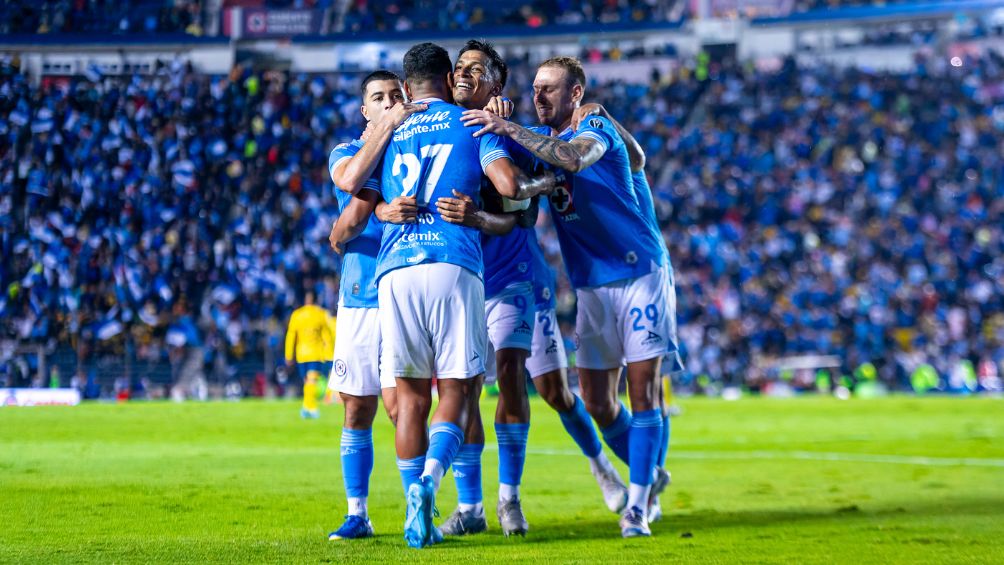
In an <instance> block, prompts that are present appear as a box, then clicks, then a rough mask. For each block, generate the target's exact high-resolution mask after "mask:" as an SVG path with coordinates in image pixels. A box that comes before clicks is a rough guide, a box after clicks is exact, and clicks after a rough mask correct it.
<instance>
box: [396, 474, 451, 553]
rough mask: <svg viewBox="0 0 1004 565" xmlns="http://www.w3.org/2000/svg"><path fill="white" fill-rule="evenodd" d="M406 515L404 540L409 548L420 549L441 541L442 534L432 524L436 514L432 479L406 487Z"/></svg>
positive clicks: (428, 478) (423, 479)
mask: <svg viewBox="0 0 1004 565" xmlns="http://www.w3.org/2000/svg"><path fill="white" fill-rule="evenodd" d="M407 499H408V514H407V516H406V517H405V519H404V540H405V541H406V542H408V546H409V547H414V548H416V549H421V548H423V547H425V546H427V545H432V544H434V543H439V542H441V541H443V536H442V534H440V533H439V530H437V529H436V527H435V526H433V524H432V516H433V514H435V513H436V510H435V505H436V489H435V486H434V485H433V482H432V477H423V478H422V481H421V482H419V483H412V484H411V486H409V487H408V496H407Z"/></svg>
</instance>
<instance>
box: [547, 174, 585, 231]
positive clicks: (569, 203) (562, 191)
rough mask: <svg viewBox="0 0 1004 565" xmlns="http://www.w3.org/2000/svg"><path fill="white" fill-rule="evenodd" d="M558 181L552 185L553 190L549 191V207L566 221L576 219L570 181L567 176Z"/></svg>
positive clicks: (577, 216)
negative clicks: (555, 184)
mask: <svg viewBox="0 0 1004 565" xmlns="http://www.w3.org/2000/svg"><path fill="white" fill-rule="evenodd" d="M559 183H560V184H558V185H557V186H555V187H554V192H552V193H551V196H550V200H551V207H552V208H554V211H555V212H557V213H558V214H559V215H560V216H561V219H562V220H564V221H566V222H571V221H573V220H578V219H579V215H578V214H577V213H576V212H575V203H574V201H573V197H572V183H571V182H570V181H569V180H567V177H566V179H565V180H564V181H563V182H562V181H559Z"/></svg>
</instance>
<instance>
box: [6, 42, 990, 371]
mask: <svg viewBox="0 0 1004 565" xmlns="http://www.w3.org/2000/svg"><path fill="white" fill-rule="evenodd" d="M512 64H513V69H512V73H511V77H512V78H511V79H510V87H509V92H508V94H509V95H510V96H511V97H512V98H513V99H514V100H517V101H518V107H517V114H516V116H515V119H517V120H520V121H522V122H533V121H534V113H533V110H532V103H531V100H530V95H529V92H530V86H529V84H530V81H531V80H532V74H533V70H534V69H533V67H532V66H529V65H526V64H524V63H520V62H518V61H513V62H512ZM705 75H706V76H705ZM359 79H360V76H359V75H358V74H337V75H323V76H322V75H302V74H290V73H288V72H278V71H254V70H251V69H248V68H241V67H238V68H235V69H234V70H233V71H232V72H231V73H230V75H229V76H207V75H204V74H200V73H198V72H195V71H194V70H193V69H192V68H191V67H190V66H189V65H188V64H186V63H183V62H180V61H175V62H172V63H167V64H164V65H161V66H160V67H158V69H157V70H156V72H155V73H154V74H152V75H151V76H126V77H90V78H84V77H76V78H73V79H70V80H68V81H65V82H60V81H53V82H44V83H43V84H41V85H39V86H34V85H33V82H32V81H31V80H29V77H27V76H26V75H25V74H23V73H22V72H21V71H20V70H19V68H18V67H17V65H16V62H15V61H11V60H8V61H6V62H4V63H3V64H2V66H0V256H2V257H3V258H4V259H3V261H2V262H0V291H2V294H0V341H3V340H7V341H8V343H9V342H11V341H13V342H16V343H39V344H44V345H45V346H47V347H48V348H49V349H50V350H54V349H60V348H69V347H75V348H76V351H77V354H78V355H80V356H82V358H84V359H87V358H90V357H93V356H95V355H99V354H101V353H102V352H107V353H112V354H114V355H122V354H123V353H127V354H128V355H131V356H134V357H135V359H137V360H138V361H146V362H151V363H153V362H158V361H166V360H167V359H168V358H169V356H170V355H171V352H172V350H176V349H179V348H184V347H189V346H192V345H199V346H200V347H202V348H203V349H204V351H205V355H206V363H208V364H212V363H218V364H222V365H228V364H229V365H233V364H234V363H236V362H237V361H239V360H240V359H242V358H247V357H248V356H260V355H261V352H262V351H264V350H269V349H270V350H271V351H278V350H279V348H280V347H281V338H282V336H283V332H284V329H285V323H286V320H287V319H288V315H289V313H290V312H291V311H292V309H293V308H295V307H296V306H298V305H299V304H300V301H301V300H302V296H303V294H304V293H305V292H306V291H308V290H312V291H314V292H315V294H316V295H317V296H318V297H319V303H321V304H323V305H325V306H327V307H329V308H331V309H334V307H335V305H336V302H337V272H338V258H337V256H336V255H335V254H334V253H333V252H332V251H331V250H330V249H329V247H328V245H327V241H326V240H327V234H328V230H329V228H330V226H331V224H332V222H333V221H334V219H335V218H336V217H337V205H336V201H335V198H334V195H333V194H332V186H331V182H330V180H329V179H328V177H327V172H326V170H325V163H326V157H327V153H328V151H329V150H330V149H331V148H332V147H333V146H334V145H336V144H337V143H339V142H343V141H347V140H350V139H352V138H354V137H356V136H357V135H358V133H359V132H360V130H361V126H362V116H361V114H360V113H359V111H358V107H359V104H360V101H359V95H358V81H359ZM586 97H587V99H588V100H590V101H596V102H601V103H603V104H604V105H605V106H606V107H607V109H608V110H609V111H610V112H611V113H612V114H613V115H614V116H615V117H617V118H618V119H620V120H621V121H622V122H623V123H624V124H625V126H626V127H627V128H628V129H629V130H630V131H632V132H634V133H635V135H636V136H637V138H638V139H639V141H640V142H641V144H642V146H643V147H644V148H645V150H646V153H647V155H648V164H647V167H646V170H647V173H648V176H649V178H650V181H651V185H652V187H653V191H654V193H655V202H656V207H657V214H658V217H659V220H660V222H661V225H662V227H663V233H664V235H665V238H666V241H667V242H668V245H669V249H670V253H671V257H672V260H673V264H674V267H675V270H676V284H677V293H678V296H679V302H678V318H679V323H680V324H679V328H680V329H679V332H680V340H681V345H682V347H683V350H684V355H685V359H686V363H687V366H688V372H687V374H686V375H684V376H683V377H682V378H683V379H684V380H685V381H687V380H689V379H691V378H693V377H694V376H703V377H704V378H705V379H706V380H710V381H713V382H724V383H733V384H739V383H741V382H742V381H743V380H744V379H750V380H755V379H757V378H760V377H761V375H757V374H755V373H756V370H755V369H754V367H757V366H759V365H760V363H761V361H762V360H763V359H764V358H769V357H775V356H788V355H798V354H832V355H836V356H838V357H839V358H840V359H841V360H842V362H843V363H844V365H843V367H842V368H841V371H842V372H843V373H851V372H853V370H854V368H855V367H858V366H859V365H860V364H862V363H864V362H872V363H873V364H875V366H876V367H877V368H878V371H879V376H880V377H881V379H883V380H884V381H885V382H886V383H889V384H890V385H892V386H896V387H900V386H905V385H906V384H907V383H908V382H909V380H908V379H909V375H910V374H911V373H912V372H913V371H914V370H915V368H916V367H917V366H918V365H919V364H922V363H929V364H931V365H933V366H934V367H935V368H936V370H937V371H938V373H939V374H940V375H942V376H943V378H944V379H945V381H944V382H945V383H947V382H948V379H949V376H950V375H951V374H952V372H953V370H954V367H955V366H956V365H957V364H958V363H959V362H962V361H967V360H968V361H969V362H971V363H973V365H974V366H979V367H981V370H985V371H990V370H992V371H993V372H994V374H995V375H996V374H999V372H1000V371H1001V369H1004V366H1002V365H1004V159H1002V158H1001V154H1002V153H1001V151H1002V149H1004V147H1002V144H1001V141H1000V139H1001V133H1002V131H1004V111H1002V110H1001V108H1002V107H1004V106H1001V101H1002V100H1004V59H1001V58H1000V57H998V56H996V55H993V54H989V55H988V56H986V57H982V58H978V59H977V58H974V59H966V60H965V62H964V65H963V66H962V67H955V66H952V65H950V64H948V63H947V62H943V61H941V60H918V62H917V65H916V67H915V68H914V69H913V70H911V71H910V72H904V73H888V72H880V73H875V72H865V71H861V70H855V69H838V68H830V67H826V66H811V67H798V66H796V65H795V63H794V62H793V61H791V60H788V61H785V62H784V63H783V64H782V65H780V66H779V67H778V68H773V69H763V68H759V69H758V68H756V67H754V66H752V65H738V64H712V65H711V66H710V68H709V70H708V72H707V73H696V72H694V69H693V67H692V65H688V64H683V65H681V66H680V67H679V68H678V69H676V70H674V71H673V72H672V73H671V74H667V75H660V74H658V73H653V75H652V76H651V77H650V82H649V83H648V84H637V85H631V84H624V83H621V82H610V83H603V84H595V83H594V84H591V85H590V87H589V88H588V89H587V95H586ZM538 231H539V233H540V236H541V242H542V246H543V248H544V249H545V251H546V252H547V254H548V256H549V258H550V259H551V260H552V262H553V264H554V266H555V268H556V269H557V270H558V271H559V272H561V271H562V268H561V267H560V255H559V253H558V245H557V241H556V238H555V235H554V233H553V231H552V230H551V229H550V227H549V225H548V218H547V216H546V215H545V214H542V215H541V220H540V222H539V230H538ZM559 286H560V288H559V301H558V302H559V314H560V315H561V316H562V318H563V319H564V320H565V324H564V329H565V331H566V332H567V334H566V335H569V336H570V333H571V332H570V325H569V321H570V320H571V319H572V316H573V313H574V295H573V293H572V292H571V291H570V288H569V286H568V284H567V281H566V280H565V279H564V277H563V276H562V277H560V281H559ZM66 376H67V375H66V374H65V372H64V377H66Z"/></svg>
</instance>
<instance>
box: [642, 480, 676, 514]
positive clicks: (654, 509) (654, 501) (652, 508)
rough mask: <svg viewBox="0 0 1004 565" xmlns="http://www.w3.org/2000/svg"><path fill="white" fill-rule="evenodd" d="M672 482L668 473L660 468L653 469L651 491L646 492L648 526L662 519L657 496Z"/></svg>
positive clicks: (660, 506)
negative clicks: (653, 475) (653, 478)
mask: <svg viewBox="0 0 1004 565" xmlns="http://www.w3.org/2000/svg"><path fill="white" fill-rule="evenodd" d="M672 482H673V477H672V475H670V474H669V471H667V470H665V469H663V468H662V467H656V468H655V480H654V481H652V489H651V490H650V491H649V492H648V512H646V517H647V518H648V523H649V524H651V523H652V522H658V521H659V520H661V519H662V505H661V504H659V495H660V494H662V492H663V491H664V490H666V487H668V486H669V485H670V484H672Z"/></svg>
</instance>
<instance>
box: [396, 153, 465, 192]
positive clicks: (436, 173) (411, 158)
mask: <svg viewBox="0 0 1004 565" xmlns="http://www.w3.org/2000/svg"><path fill="white" fill-rule="evenodd" d="M451 151H453V146H452V145H450V144H445V143H440V144H436V145H425V146H423V147H422V149H421V153H422V158H423V159H427V158H429V157H432V168H431V169H430V170H429V175H428V177H426V179H425V186H424V187H423V190H422V193H421V194H416V193H415V184H416V183H418V176H419V174H421V172H422V162H421V161H419V159H418V156H417V155H415V154H414V153H398V154H397V155H395V156H394V164H393V166H392V167H391V173H393V175H394V176H400V175H401V174H402V171H401V168H402V166H403V167H404V171H403V174H404V179H402V181H401V185H402V187H403V188H404V192H403V193H402V194H401V196H412V195H414V196H416V197H417V198H416V202H415V203H416V204H417V205H418V206H419V207H425V206H428V205H429V201H430V200H432V191H434V190H435V189H436V185H437V184H439V177H440V176H442V175H443V169H445V168H446V161H447V160H448V159H449V158H450V152H451Z"/></svg>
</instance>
